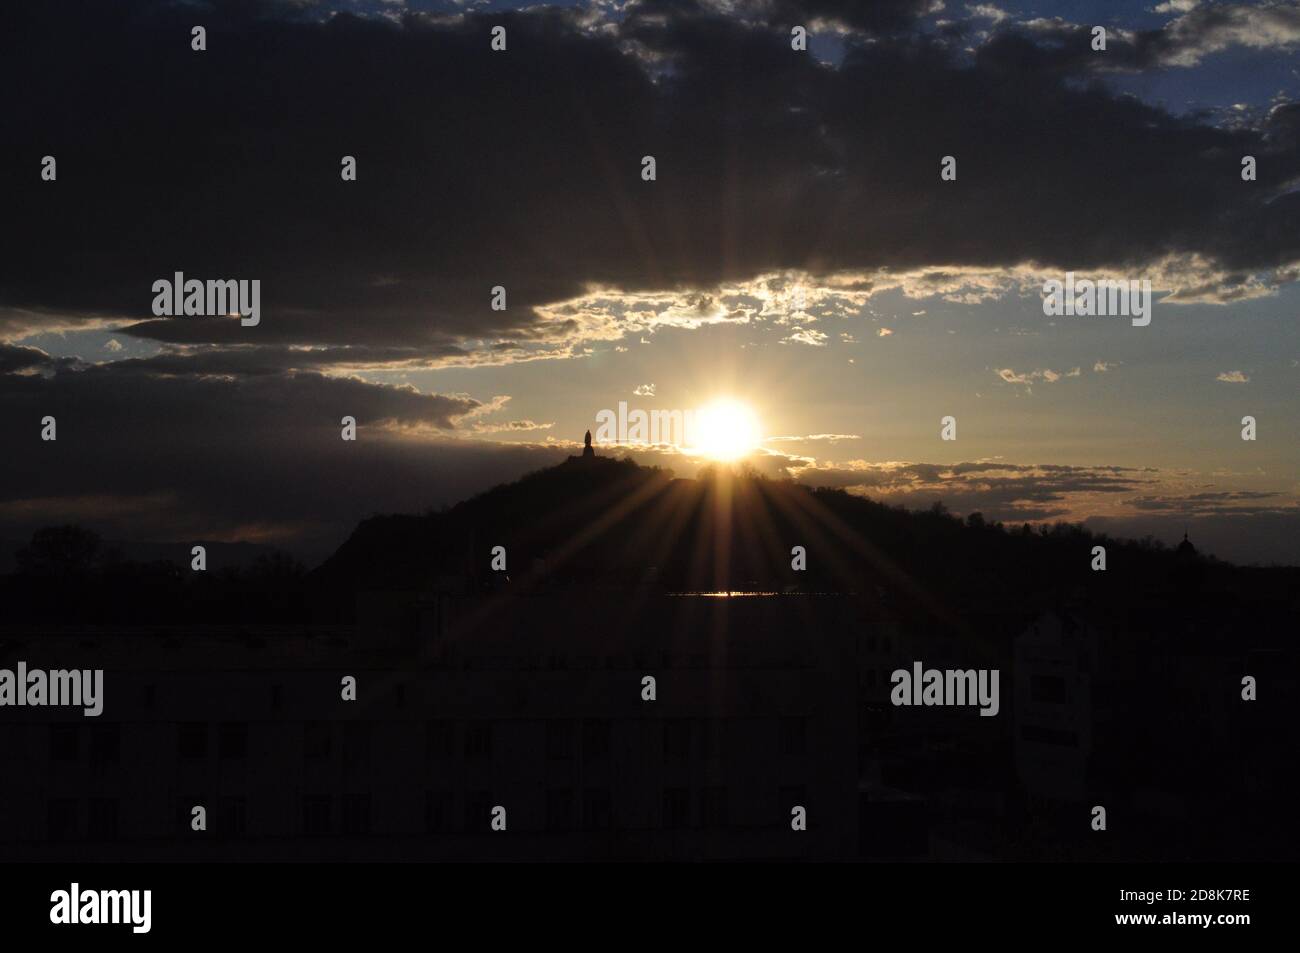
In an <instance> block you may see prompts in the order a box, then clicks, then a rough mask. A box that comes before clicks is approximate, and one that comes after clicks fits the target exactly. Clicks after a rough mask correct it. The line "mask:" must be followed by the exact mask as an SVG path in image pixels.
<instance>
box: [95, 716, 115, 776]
mask: <svg viewBox="0 0 1300 953" xmlns="http://www.w3.org/2000/svg"><path fill="white" fill-rule="evenodd" d="M121 760H122V726H121V725H118V724H110V725H96V726H95V727H94V728H93V729H91V734H90V765H91V767H92V768H102V767H104V766H105V765H110V764H117V763H118V762H119V761H121Z"/></svg>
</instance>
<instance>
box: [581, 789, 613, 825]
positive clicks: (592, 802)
mask: <svg viewBox="0 0 1300 953" xmlns="http://www.w3.org/2000/svg"><path fill="white" fill-rule="evenodd" d="M613 820H614V806H613V799H612V798H611V797H610V794H609V789H608V788H587V790H586V792H585V794H584V795H583V799H582V822H583V825H584V826H585V827H586V828H587V829H588V830H592V831H605V830H609V828H610V827H611V826H612V824H613Z"/></svg>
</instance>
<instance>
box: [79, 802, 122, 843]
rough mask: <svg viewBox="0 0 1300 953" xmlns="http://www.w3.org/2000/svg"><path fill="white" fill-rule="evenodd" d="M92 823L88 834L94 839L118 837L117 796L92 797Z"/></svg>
mask: <svg viewBox="0 0 1300 953" xmlns="http://www.w3.org/2000/svg"><path fill="white" fill-rule="evenodd" d="M89 820H90V823H89V826H88V828H87V831H86V833H87V836H88V837H89V838H90V839H92V840H116V839H117V798H110V797H96V798H91V799H90V818H89Z"/></svg>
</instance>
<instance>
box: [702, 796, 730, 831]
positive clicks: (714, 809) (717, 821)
mask: <svg viewBox="0 0 1300 953" xmlns="http://www.w3.org/2000/svg"><path fill="white" fill-rule="evenodd" d="M700 824H701V825H702V826H704V827H726V826H727V789H726V788H720V787H713V788H705V789H704V791H703V792H702V793H701V796H700Z"/></svg>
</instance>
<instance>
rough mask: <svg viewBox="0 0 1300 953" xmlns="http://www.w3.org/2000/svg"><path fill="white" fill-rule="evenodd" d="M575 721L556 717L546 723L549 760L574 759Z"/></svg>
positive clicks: (547, 755)
mask: <svg viewBox="0 0 1300 953" xmlns="http://www.w3.org/2000/svg"><path fill="white" fill-rule="evenodd" d="M574 727H575V726H574V723H573V722H572V721H569V720H567V719H556V720H553V721H548V722H547V723H546V758H547V760H548V761H572V760H573V748H574Z"/></svg>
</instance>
